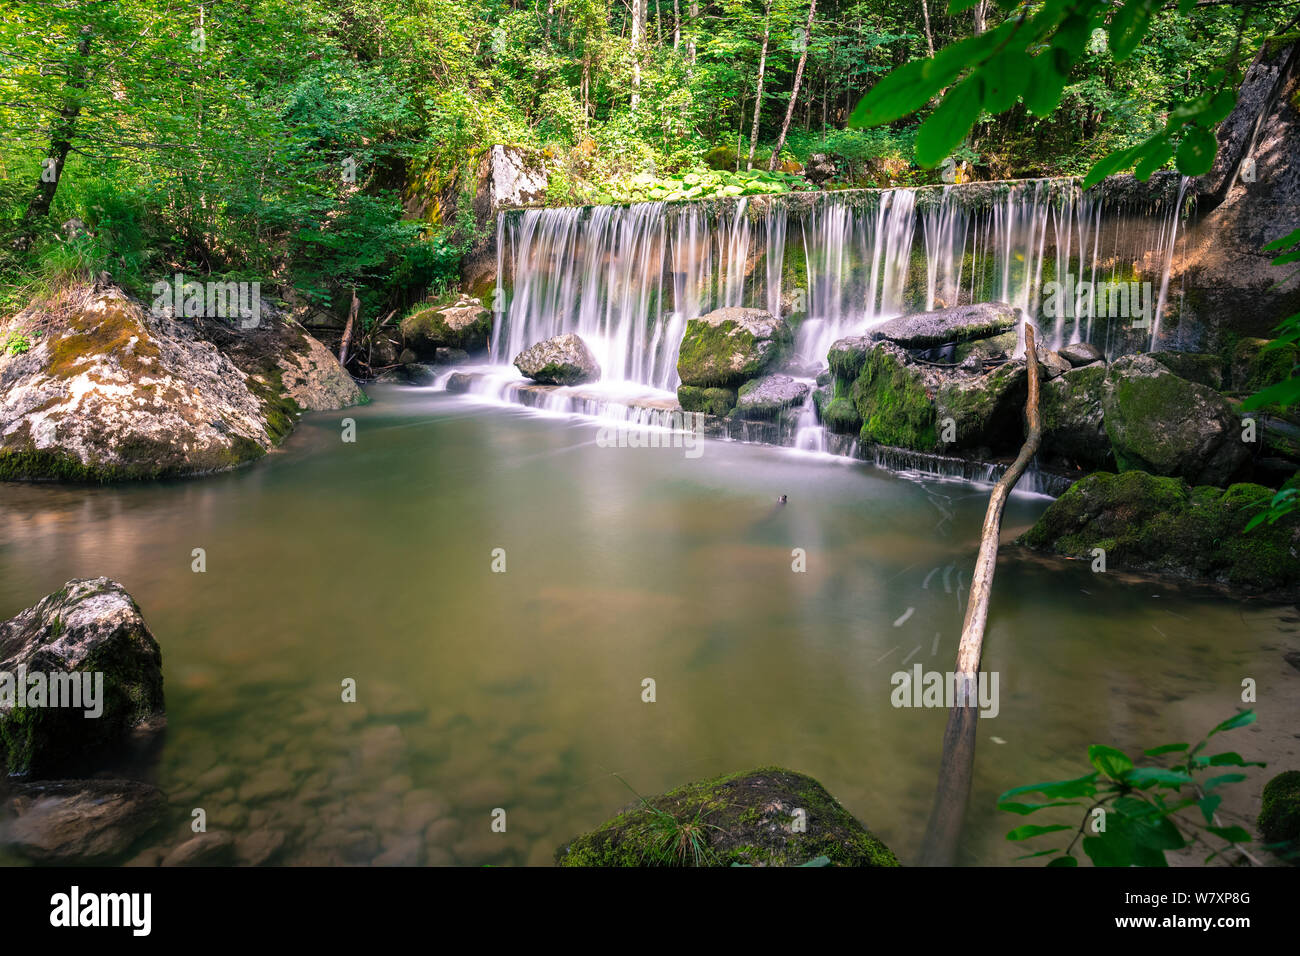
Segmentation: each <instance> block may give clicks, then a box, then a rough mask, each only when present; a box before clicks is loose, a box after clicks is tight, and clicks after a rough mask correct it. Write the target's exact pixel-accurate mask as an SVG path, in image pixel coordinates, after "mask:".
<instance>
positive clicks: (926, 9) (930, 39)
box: [921, 0, 934, 56]
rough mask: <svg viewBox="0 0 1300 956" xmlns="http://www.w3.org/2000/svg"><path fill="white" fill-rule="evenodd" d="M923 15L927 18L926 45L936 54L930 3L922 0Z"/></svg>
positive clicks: (923, 17)
mask: <svg viewBox="0 0 1300 956" xmlns="http://www.w3.org/2000/svg"><path fill="white" fill-rule="evenodd" d="M921 17H922V19H924V20H925V47H926V49H927V50H929V51H930V56H934V34H933V33H931V32H930V5H929V3H927V2H926V0H921Z"/></svg>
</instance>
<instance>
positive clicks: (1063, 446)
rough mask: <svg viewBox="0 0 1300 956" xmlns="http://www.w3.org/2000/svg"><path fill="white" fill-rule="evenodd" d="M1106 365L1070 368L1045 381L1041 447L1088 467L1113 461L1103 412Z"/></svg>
mask: <svg viewBox="0 0 1300 956" xmlns="http://www.w3.org/2000/svg"><path fill="white" fill-rule="evenodd" d="M1105 382H1106V367H1105V366H1104V365H1102V364H1100V363H1098V364H1096V365H1088V366H1083V367H1081V368H1076V369H1071V370H1070V371H1068V372H1066V373H1065V374H1063V375H1061V376H1060V377H1059V378H1055V379H1052V380H1050V381H1047V382H1044V383H1043V386H1042V389H1041V391H1040V392H1039V414H1040V415H1041V417H1042V423H1043V444H1042V451H1043V453H1044V454H1045V455H1047V456H1055V457H1058V458H1062V459H1065V460H1066V461H1067V462H1068V463H1069V464H1071V465H1073V466H1077V467H1080V468H1084V469H1087V470H1089V471H1091V470H1094V469H1098V468H1105V467H1107V466H1108V465H1112V466H1113V463H1114V460H1115V459H1114V455H1113V454H1112V452H1111V448H1110V436H1109V435H1107V434H1106V425H1105V420H1104V416H1103V414H1102V404H1101V400H1102V389H1103V386H1104V385H1105Z"/></svg>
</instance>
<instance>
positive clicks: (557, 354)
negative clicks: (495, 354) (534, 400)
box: [515, 332, 600, 385]
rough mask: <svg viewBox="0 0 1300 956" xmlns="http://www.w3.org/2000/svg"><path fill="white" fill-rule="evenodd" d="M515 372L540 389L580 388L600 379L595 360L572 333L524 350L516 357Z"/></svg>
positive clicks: (589, 350)
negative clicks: (547, 386) (552, 387)
mask: <svg viewBox="0 0 1300 956" xmlns="http://www.w3.org/2000/svg"><path fill="white" fill-rule="evenodd" d="M515 368H517V369H519V371H521V372H522V373H523V374H525V375H527V376H528V377H529V378H531V379H532V380H533V381H534V382H537V383H539V384H541V385H581V384H583V383H584V382H594V381H596V380H597V379H599V378H600V365H599V364H598V363H597V362H596V356H594V355H592V354H591V349H589V348H587V343H586V342H584V341H583V340H582V339H581V338H580V337H579V336H577V335H574V334H573V333H572V332H566V333H564V334H563V335H557V336H555V337H554V338H549V339H547V340H546V341H544V342H538V343H537V344H536V345H531V346H529V347H528V348H526V349H524V350H523V351H522V352H520V353H519V354H518V355H516V356H515Z"/></svg>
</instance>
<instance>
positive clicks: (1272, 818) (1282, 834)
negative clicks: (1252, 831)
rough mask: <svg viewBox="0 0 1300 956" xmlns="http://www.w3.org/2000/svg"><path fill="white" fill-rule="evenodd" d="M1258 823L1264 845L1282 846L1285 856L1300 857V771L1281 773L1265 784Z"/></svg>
mask: <svg viewBox="0 0 1300 956" xmlns="http://www.w3.org/2000/svg"><path fill="white" fill-rule="evenodd" d="M1256 822H1257V823H1258V825H1259V835H1260V836H1261V837H1263V838H1264V842H1265V843H1282V844H1285V847H1284V852H1285V851H1289V852H1291V853H1300V770H1288V771H1286V772H1285V773H1280V774H1278V775H1277V776H1276V777H1274V778H1273V779H1272V780H1270V781H1269V782H1268V783H1266V784H1264V793H1263V796H1262V798H1261V800H1260V804H1259V819H1258V820H1257V821H1256ZM1293 862H1294V861H1293Z"/></svg>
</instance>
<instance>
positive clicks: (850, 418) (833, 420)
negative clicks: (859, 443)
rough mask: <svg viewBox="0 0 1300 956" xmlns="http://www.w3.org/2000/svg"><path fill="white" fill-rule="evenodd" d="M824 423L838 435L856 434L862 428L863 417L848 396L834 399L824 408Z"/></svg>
mask: <svg viewBox="0 0 1300 956" xmlns="http://www.w3.org/2000/svg"><path fill="white" fill-rule="evenodd" d="M822 424H824V425H825V426H826V427H827V428H829V429H830V430H831V431H833V432H835V434H837V435H854V434H857V433H859V432H860V431H861V430H862V418H861V416H860V415H858V408H857V406H856V405H854V404H853V402H852V400H851V399H848V398H835V399H832V400H831V402H830V404H828V405H827V406H826V407H825V408H824V409H822Z"/></svg>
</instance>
